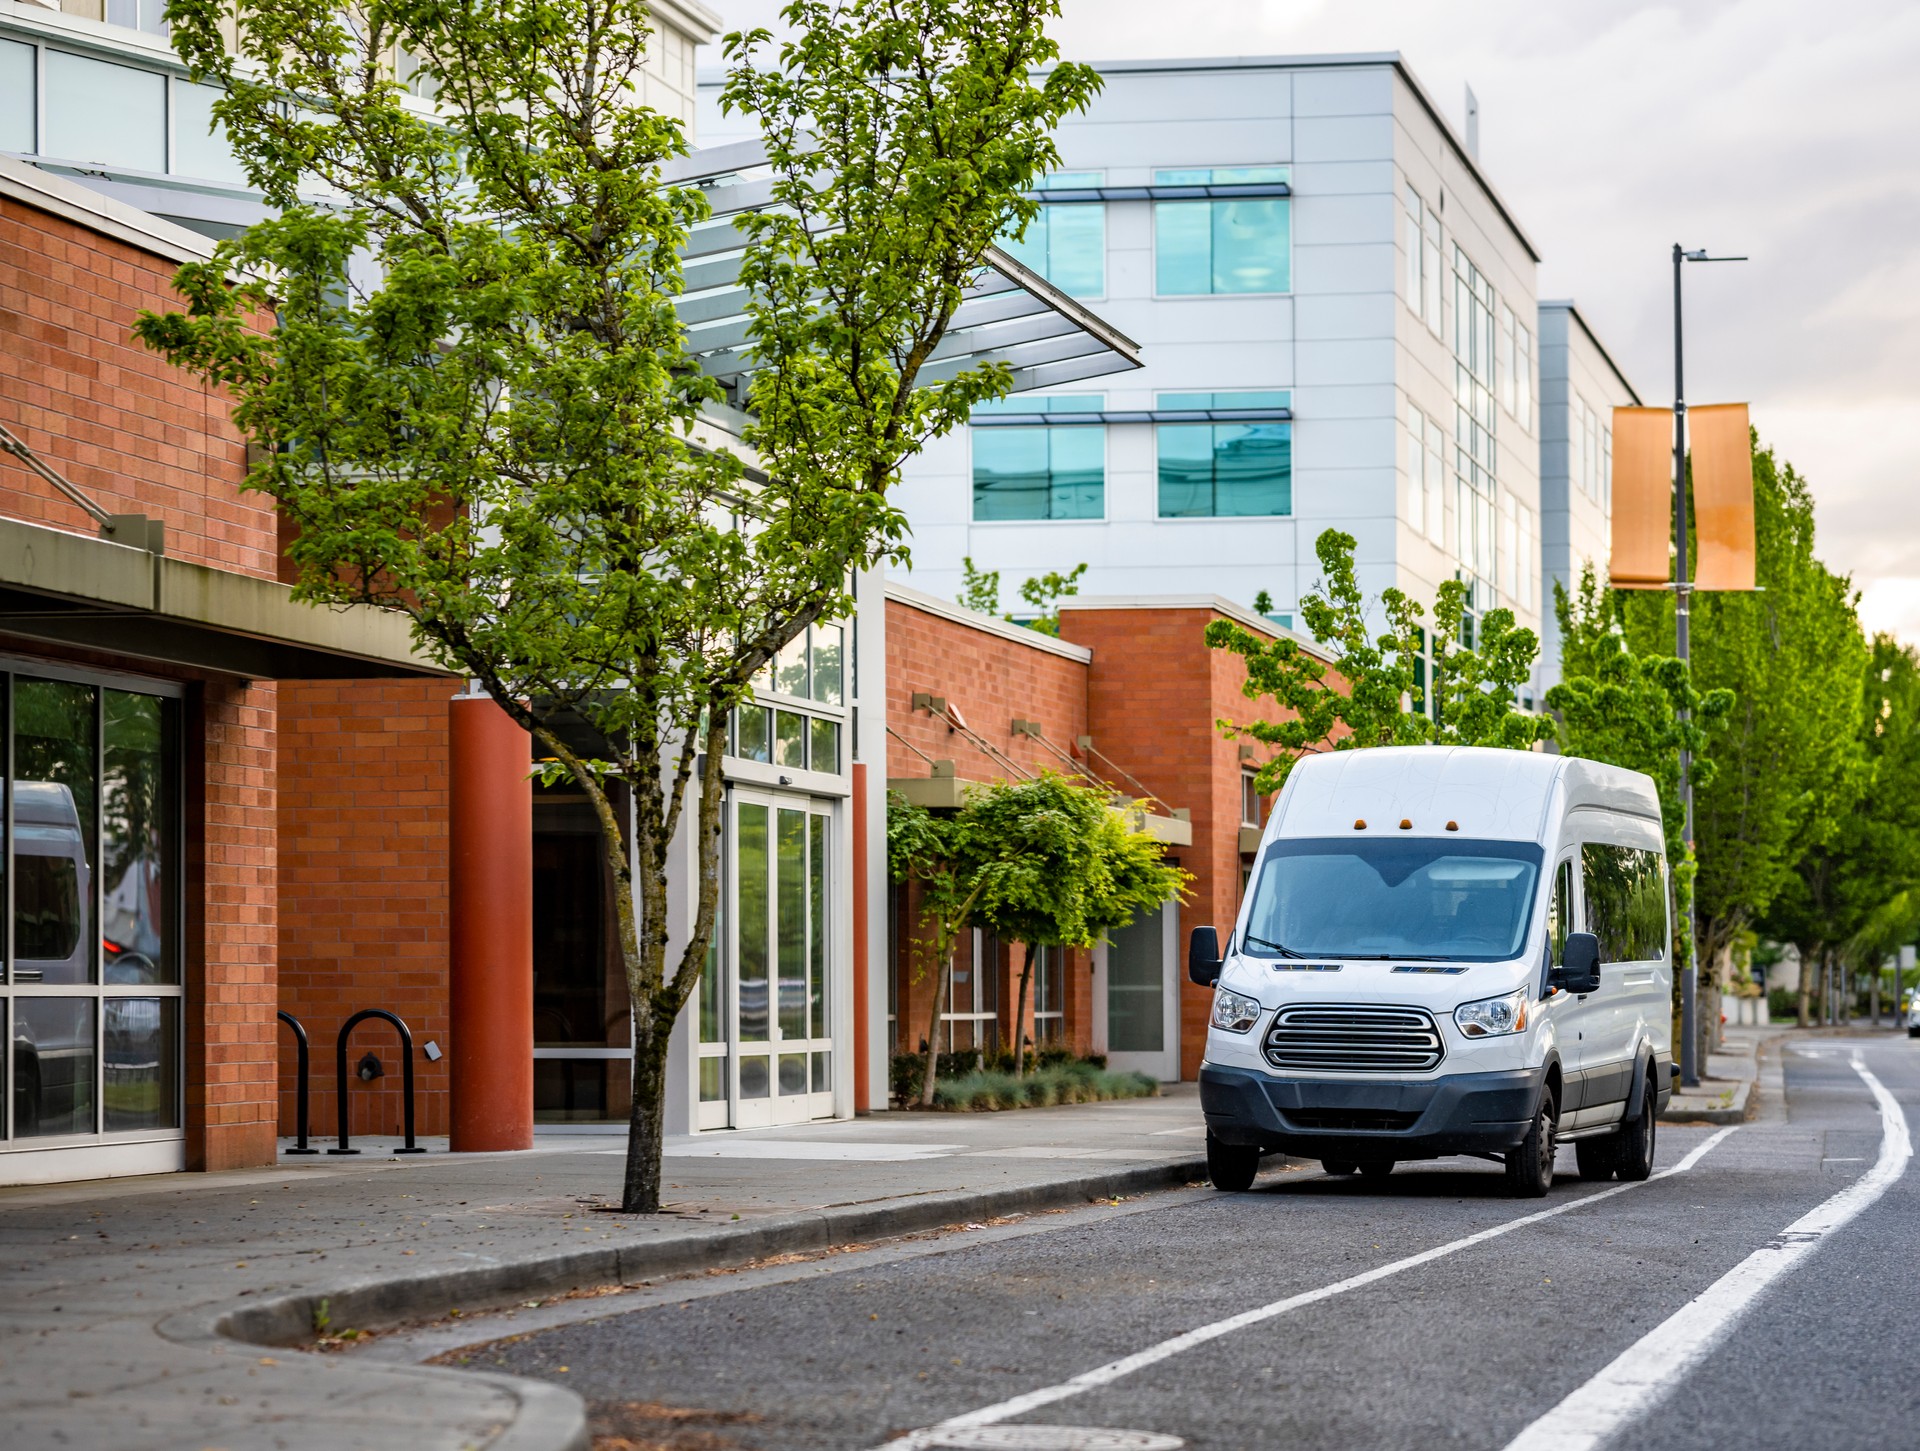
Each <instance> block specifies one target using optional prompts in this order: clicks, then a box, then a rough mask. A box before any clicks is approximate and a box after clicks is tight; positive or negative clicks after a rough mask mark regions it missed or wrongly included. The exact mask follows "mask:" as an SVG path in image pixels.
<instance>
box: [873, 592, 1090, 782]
mask: <svg viewBox="0 0 1920 1451" xmlns="http://www.w3.org/2000/svg"><path fill="white" fill-rule="evenodd" d="M917 693H923V694H927V695H939V696H944V697H946V700H947V704H948V705H949V707H958V708H959V711H960V717H961V719H962V720H964V721H965V722H966V723H967V725H968V727H969V728H970V729H972V730H973V731H974V732H975V733H976V734H978V735H979V736H981V737H982V738H984V739H985V740H986V742H987V743H988V744H989V745H991V746H993V747H995V748H996V749H997V750H1000V751H1002V752H1004V753H1005V754H1006V755H1007V756H1008V757H1010V758H1011V759H1013V760H1015V761H1018V762H1019V763H1020V764H1021V765H1022V766H1024V767H1025V768H1026V769H1027V770H1029V771H1039V770H1041V769H1043V768H1050V769H1052V770H1056V771H1065V770H1067V769H1068V766H1067V763H1066V762H1065V761H1063V760H1061V759H1060V757H1059V756H1057V755H1055V754H1053V752H1051V751H1049V750H1047V749H1046V748H1045V747H1044V746H1042V745H1041V744H1040V743H1039V742H1038V741H1035V740H1033V739H1032V738H1031V737H1029V736H1016V735H1015V734H1014V733H1013V722H1014V720H1015V719H1016V718H1018V719H1020V720H1033V721H1038V722H1039V723H1040V727H1041V729H1042V730H1043V731H1044V732H1045V733H1046V738H1047V740H1049V741H1050V742H1052V743H1053V745H1055V746H1057V747H1058V748H1059V749H1060V750H1062V751H1065V752H1067V753H1068V754H1069V755H1072V754H1075V753H1076V752H1077V749H1078V748H1077V747H1076V746H1075V745H1074V742H1075V740H1077V739H1078V738H1079V737H1080V736H1083V735H1085V734H1086V731H1087V667H1086V665H1085V664H1084V663H1083V662H1081V661H1079V660H1072V659H1068V658H1066V657H1064V656H1061V655H1056V654H1054V653H1052V652H1051V651H1048V650H1045V649H1040V648H1036V647H1035V646H1032V645H1026V644H1022V643H1019V642H1017V641H1013V640H1009V639H1007V638H1005V637H1004V636H1001V635H997V634H994V633H992V632H990V631H987V630H977V629H972V628H970V627H968V626H966V625H963V624H960V623H959V622H957V621H955V620H949V619H945V618H943V617H942V616H939V615H934V614H929V613H927V612H926V611H925V610H920V609H916V608H914V607H913V606H912V605H909V604H906V603H905V602H903V601H901V600H888V601H887V724H888V725H890V726H891V727H893V729H894V730H895V731H896V732H898V733H899V734H900V735H902V736H904V737H906V739H907V740H908V741H910V742H911V743H912V745H913V746H917V747H918V748H919V749H920V750H922V751H924V752H925V753H926V754H927V755H929V756H931V757H933V759H934V760H936V761H948V760H950V761H952V762H953V764H954V770H955V772H956V773H957V774H958V775H959V776H960V777H962V778H963V779H965V780H971V781H996V780H1002V779H1004V778H1006V777H1007V776H1008V775H1010V774H1011V773H1010V772H1008V770H1007V769H1006V768H1005V767H1004V766H1002V765H1001V764H999V763H998V762H996V761H995V760H994V759H993V758H992V757H991V756H989V755H988V754H987V753H986V752H984V751H982V750H981V749H980V748H979V747H977V746H975V745H973V744H972V743H971V742H969V741H968V740H967V738H966V737H965V736H963V735H961V734H960V733H959V732H958V731H956V730H954V729H953V727H951V726H950V725H948V724H947V723H946V722H945V721H944V720H941V719H938V718H937V717H935V716H932V715H930V714H928V712H926V711H925V710H918V711H916V710H914V709H913V708H912V704H913V697H914V695H915V694H917ZM929 769H930V768H929V767H928V765H927V763H926V761H925V760H923V759H922V758H921V757H920V756H917V755H915V754H914V752H913V750H912V749H911V748H910V747H909V746H907V745H904V744H902V743H901V742H900V741H899V740H896V739H893V738H891V737H889V738H888V741H887V774H888V775H889V776H925V775H927V774H928V773H929Z"/></svg>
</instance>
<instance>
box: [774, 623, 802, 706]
mask: <svg viewBox="0 0 1920 1451" xmlns="http://www.w3.org/2000/svg"><path fill="white" fill-rule="evenodd" d="M773 688H774V689H775V690H777V691H779V692H780V694H782V695H797V696H799V697H800V698H801V699H803V700H804V699H805V698H806V695H807V632H806V631H805V630H802V631H801V632H800V634H799V636H798V637H797V638H795V639H792V640H789V641H787V643H786V644H785V645H783V646H781V648H780V653H779V655H777V656H776V657H775V658H774V662H773Z"/></svg>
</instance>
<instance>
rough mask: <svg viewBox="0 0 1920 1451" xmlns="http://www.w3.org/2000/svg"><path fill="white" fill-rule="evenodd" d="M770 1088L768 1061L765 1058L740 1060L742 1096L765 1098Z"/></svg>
mask: <svg viewBox="0 0 1920 1451" xmlns="http://www.w3.org/2000/svg"><path fill="white" fill-rule="evenodd" d="M769 1087H770V1083H769V1079H768V1076H767V1060H766V1059H765V1058H763V1057H757V1058H742V1059H741V1060H740V1096H741V1097H742V1098H765V1097H766V1096H767V1091H768V1088H769Z"/></svg>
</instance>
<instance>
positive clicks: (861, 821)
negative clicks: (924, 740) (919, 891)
mask: <svg viewBox="0 0 1920 1451" xmlns="http://www.w3.org/2000/svg"><path fill="white" fill-rule="evenodd" d="M850 809H851V810H852V813H853V1111H854V1112H855V1113H869V1112H871V1111H872V1109H873V1090H872V1086H871V1084H869V1083H868V1081H867V1080H868V1069H869V1065H868V1063H867V1054H868V1052H869V1050H870V1046H871V1045H870V1042H869V1033H870V1028H869V1025H868V1023H867V1007H868V1003H867V998H868V992H867V767H866V763H865V762H863V761H856V762H854V766H853V801H852V803H851V807H850Z"/></svg>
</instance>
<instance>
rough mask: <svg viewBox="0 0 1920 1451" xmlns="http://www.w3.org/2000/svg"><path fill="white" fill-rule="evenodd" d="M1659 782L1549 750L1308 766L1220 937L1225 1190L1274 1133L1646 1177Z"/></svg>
mask: <svg viewBox="0 0 1920 1451" xmlns="http://www.w3.org/2000/svg"><path fill="white" fill-rule="evenodd" d="M1670 940H1671V938H1670V934H1669V930H1668V921H1667V864H1666V859H1665V855H1664V849H1663V838H1662V834H1661V829H1660V800H1659V796H1658V795H1657V793H1656V792H1655V790H1654V785H1653V782H1652V780H1650V779H1649V778H1648V777H1646V776H1643V775H1641V774H1639V773H1638V772H1636V771H1625V770H1621V769H1620V768H1618V767H1614V766H1603V765H1600V764H1598V763H1596V762H1593V761H1583V760H1576V759H1572V758H1570V757H1566V756H1550V755H1541V754H1536V753H1534V752H1531V751H1508V750H1494V749H1485V748H1477V747H1447V746H1412V747H1380V748H1376V749H1370V750H1355V751H1332V752H1327V753H1324V754H1320V755H1313V756H1308V757H1306V758H1305V759H1304V760H1302V761H1301V762H1300V763H1299V764H1298V765H1296V766H1295V767H1294V768H1293V772H1292V774H1291V775H1290V776H1289V777H1288V778H1287V784H1286V787H1285V789H1284V790H1283V791H1282V792H1281V793H1280V799H1279V801H1278V803H1277V804H1276V805H1275V807H1274V810H1273V816H1272V819H1271V820H1270V821H1268V823H1267V828H1266V832H1265V834H1264V835H1263V837H1262V838H1261V842H1260V851H1259V857H1258V859H1257V861H1256V863H1255V868H1254V872H1253V876H1252V878H1251V880H1250V882H1249V884H1248V889H1247V894H1246V898H1245V900H1244V901H1243V902H1242V903H1241V905H1240V916H1239V920H1238V921H1237V922H1236V923H1235V925H1234V929H1233V935H1232V937H1231V938H1230V939H1229V940H1228V942H1227V948H1226V951H1225V953H1224V954H1223V953H1222V952H1221V951H1220V948H1219V937H1218V933H1217V932H1216V931H1215V929H1214V928H1212V927H1197V928H1195V929H1194V931H1193V938H1192V942H1191V945H1190V948H1189V953H1188V964H1187V971H1188V974H1189V976H1190V977H1192V979H1193V980H1194V981H1195V982H1197V983H1200V984H1201V985H1202V986H1210V987H1213V988H1214V998H1213V1011H1212V1015H1211V1021H1210V1024H1209V1027H1208V1031H1207V1054H1206V1060H1205V1061H1204V1062H1203V1063H1202V1064H1201V1067H1200V1104H1201V1108H1202V1109H1203V1111H1204V1112H1205V1114H1206V1120H1207V1165H1208V1168H1209V1170H1210V1171H1211V1177H1212V1180H1213V1183H1214V1184H1215V1186H1216V1187H1218V1188H1221V1189H1229V1190H1241V1189H1245V1188H1247V1187H1248V1186H1249V1185H1250V1184H1251V1183H1252V1182H1253V1177H1254V1173H1255V1171H1256V1170H1257V1168H1258V1166H1259V1159H1260V1154H1261V1153H1262V1152H1263V1151H1267V1150H1278V1151H1283V1152H1285V1153H1289V1154H1295V1155H1299V1156H1302V1157H1306V1158H1312V1159H1319V1160H1320V1161H1321V1162H1322V1163H1323V1164H1324V1165H1325V1166H1326V1170H1327V1172H1328V1173H1330V1174H1343V1175H1344V1174H1352V1173H1356V1172H1357V1173H1361V1174H1367V1175H1385V1174H1388V1173H1390V1172H1392V1169H1393V1166H1394V1165H1395V1164H1396V1163H1399V1162H1402V1161H1405V1160H1409V1159H1432V1158H1438V1157H1440V1156H1442V1155H1446V1154H1472V1155H1478V1156H1480V1157H1482V1158H1489V1159H1495V1160H1499V1161H1501V1162H1504V1163H1505V1165H1506V1170H1507V1182H1508V1184H1509V1185H1510V1186H1511V1187H1512V1189H1513V1190H1514V1192H1516V1193H1518V1194H1522V1195H1535V1196H1537V1195H1542V1194H1545V1193H1546V1192H1547V1189H1548V1188H1549V1186H1550V1185H1551V1184H1552V1182H1553V1164H1554V1147H1555V1145H1556V1144H1558V1143H1566V1142H1569V1141H1571V1142H1572V1143H1573V1145H1574V1149H1575V1152H1576V1154H1577V1156H1578V1159H1579V1164H1580V1174H1581V1177H1582V1178H1594V1179H1605V1178H1610V1177H1612V1176H1613V1175H1616V1174H1617V1175H1619V1176H1620V1177H1621V1178H1623V1179H1644V1178H1646V1177H1647V1176H1648V1174H1650V1173H1651V1172H1652V1169H1653V1151H1654V1124H1655V1121H1656V1119H1657V1117H1658V1113H1659V1110H1660V1109H1661V1108H1662V1107H1664V1106H1665V1104H1666V1102H1667V1099H1668V1098H1669V1097H1670V1096H1671V1094H1672V1091H1673V1085H1672V1074H1673V1026H1672V1022H1673V1020H1672V1006H1671V1005H1672V991H1673V974H1672V965H1671V962H1670V959H1669V954H1668V943H1669V941H1670Z"/></svg>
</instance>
